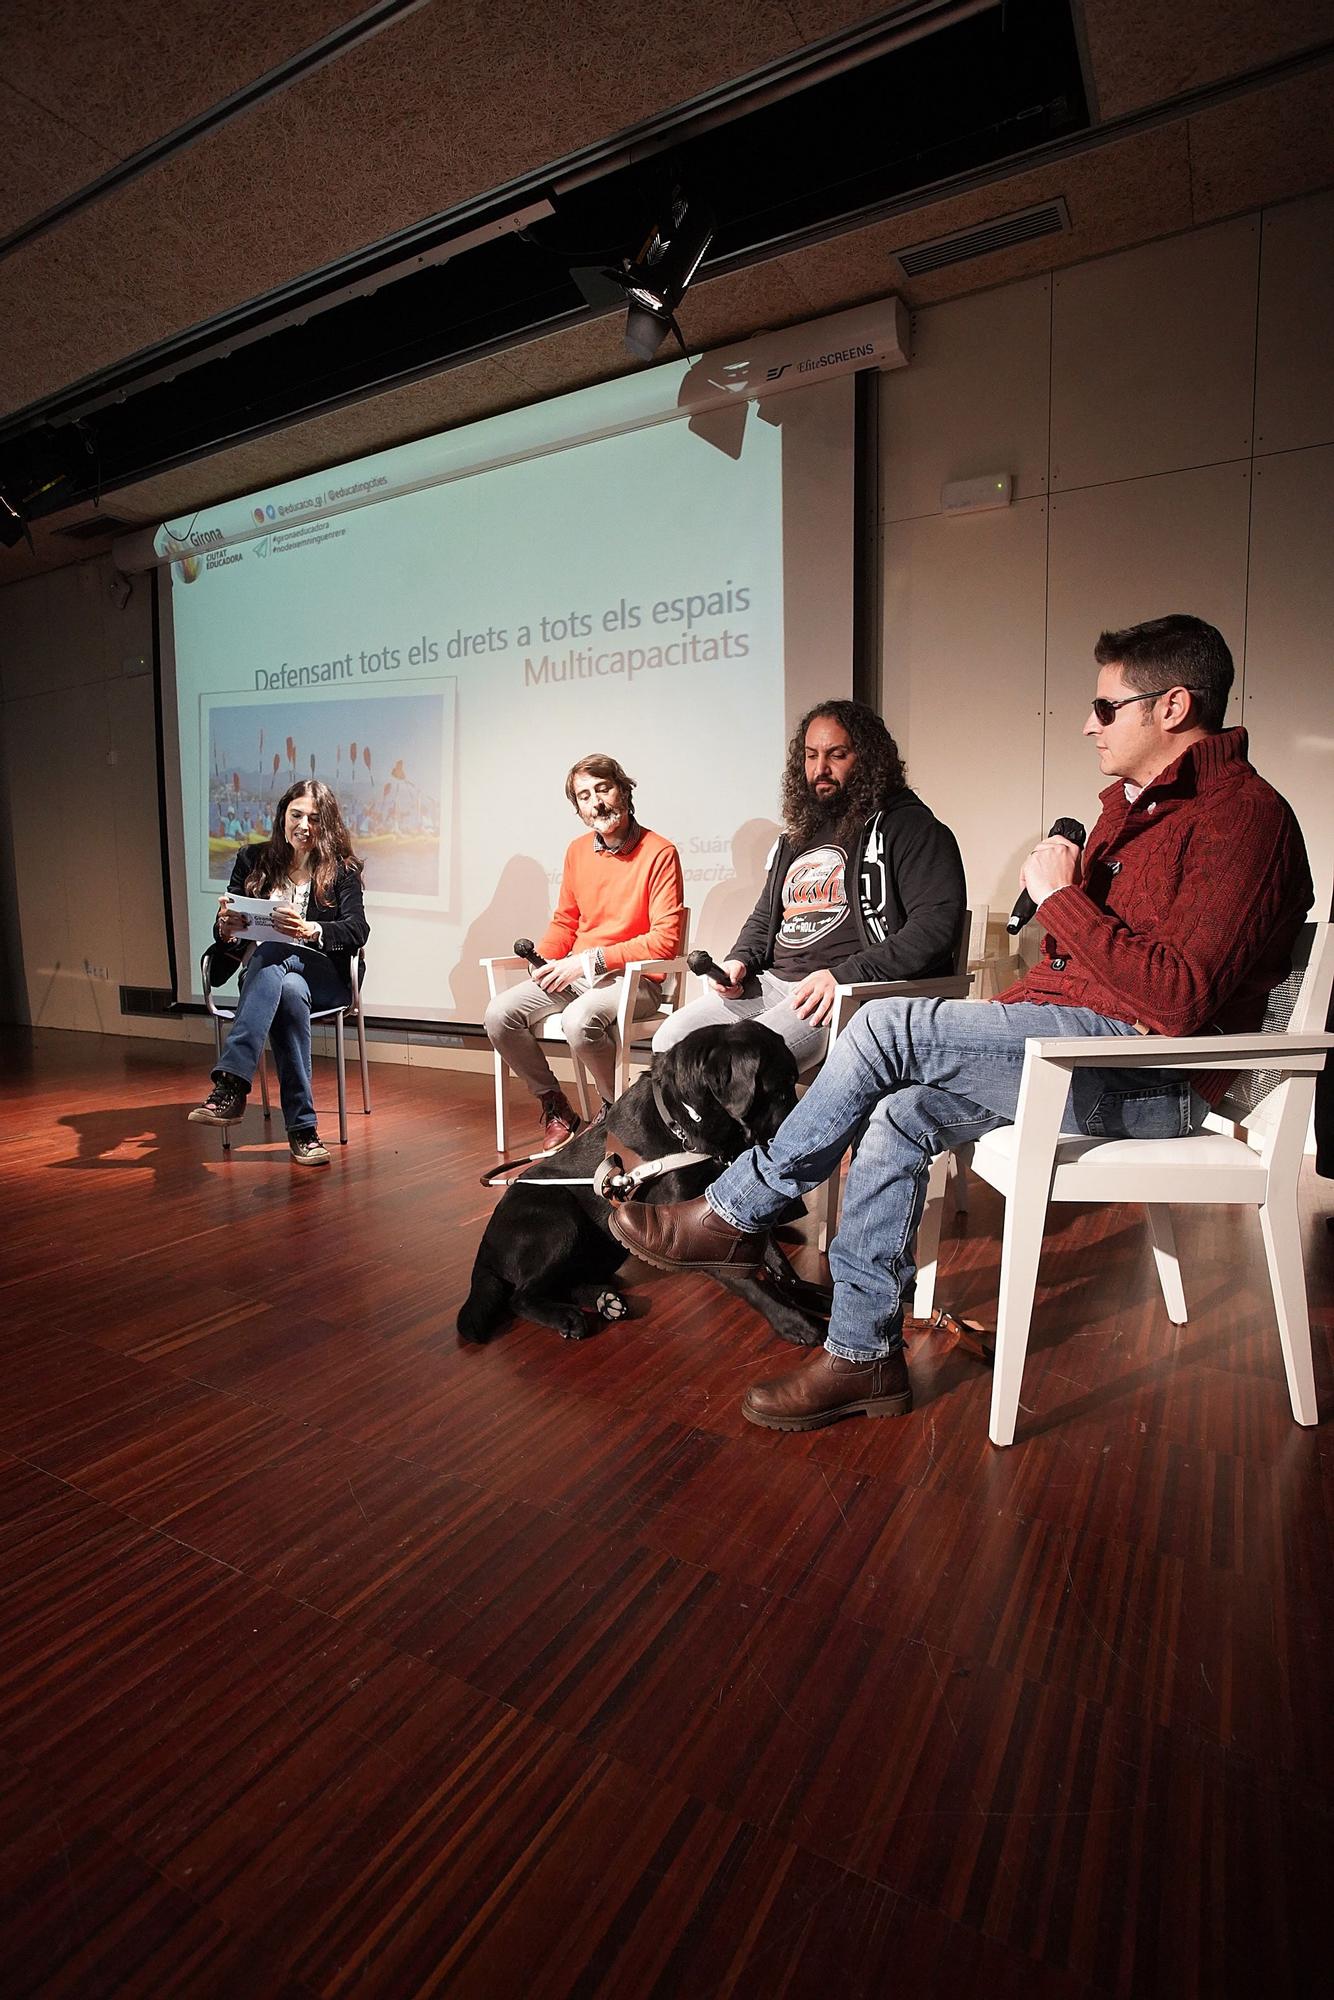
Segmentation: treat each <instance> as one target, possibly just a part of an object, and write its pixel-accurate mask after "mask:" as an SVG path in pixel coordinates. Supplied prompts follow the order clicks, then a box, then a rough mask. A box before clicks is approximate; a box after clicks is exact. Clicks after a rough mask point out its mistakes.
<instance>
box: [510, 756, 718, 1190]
mask: <svg viewBox="0 0 1334 2000" xmlns="http://www.w3.org/2000/svg"><path fill="white" fill-rule="evenodd" d="M565 796H566V798H567V799H568V800H569V801H570V804H571V805H572V806H573V807H574V809H575V811H576V812H577V813H578V815H579V817H580V819H581V820H582V821H583V822H584V824H585V826H587V827H588V828H589V829H590V831H589V832H588V833H585V834H581V835H580V837H579V839H578V840H572V841H571V842H570V845H569V847H568V848H567V849H566V852H565V868H564V872H563V874H562V876H561V885H560V898H559V901H558V902H557V904H556V908H555V912H554V913H553V915H552V918H551V922H550V923H549V924H548V925H547V928H546V931H545V932H544V934H543V935H542V937H540V938H539V939H538V941H537V951H538V954H539V956H540V957H542V958H544V959H546V961H547V963H546V964H545V965H544V966H542V967H541V968H540V970H539V971H537V972H536V973H535V974H534V976H533V978H532V979H526V980H524V981H523V983H522V984H521V985H519V986H512V987H510V988H509V990H508V992H505V993H501V994H499V995H498V996H497V997H496V999H494V1000H493V1001H492V1002H491V1005H490V1006H489V1007H488V1008H487V1010H486V1023H485V1025H486V1032H487V1035H488V1037H489V1039H490V1042H491V1046H492V1047H493V1048H494V1049H495V1050H496V1051H497V1052H498V1053H499V1054H500V1055H502V1056H503V1057H504V1059H505V1061H506V1062H507V1063H508V1064H509V1066H510V1068H511V1069H512V1070H513V1071H514V1074H515V1075H516V1076H517V1077H521V1078H522V1080H523V1081H524V1083H526V1084H527V1086H528V1088H529V1090H531V1091H532V1093H533V1095H534V1097H536V1098H537V1100H538V1102H539V1104H540V1105H541V1108H542V1109H541V1118H542V1143H543V1145H544V1146H545V1147H546V1149H547V1151H548V1152H550V1151H551V1149H552V1148H553V1147H555V1146H563V1145H564V1144H565V1141H566V1140H567V1139H569V1138H572V1137H573V1135H574V1134H575V1132H577V1131H578V1129H579V1116H578V1113H577V1112H576V1111H574V1110H573V1109H572V1108H571V1106H570V1104H569V1103H568V1101H567V1100H566V1097H565V1094H564V1092H563V1091H562V1090H561V1088H560V1085H559V1084H558V1083H557V1081H556V1079H555V1076H554V1075H553V1073H552V1069H551V1065H550V1063H549V1062H548V1061H547V1059H546V1056H545V1055H544V1054H543V1051H542V1044H541V1043H540V1042H539V1041H538V1039H537V1037H536V1036H535V1035H534V1033H533V1029H534V1028H535V1027H536V1026H537V1024H538V1023H539V1022H540V1021H543V1020H545V1019H546V1018H547V1016H548V1015H550V1014H559V1015H560V1017H561V1026H562V1027H563V1028H564V1030H565V1037H566V1040H567V1041H568V1043H569V1045H570V1047H571V1049H572V1050H573V1051H574V1053H575V1055H576V1056H577V1057H578V1058H579V1060H580V1061H581V1062H582V1063H584V1064H585V1065H586V1067H587V1068H588V1069H589V1070H590V1071H591V1073H592V1076H593V1081H594V1082H595V1083H596V1084H597V1087H598V1089H599V1091H600V1092H601V1094H602V1100H603V1103H604V1104H606V1103H609V1102H610V1100H611V1096H612V1092H613V1089H614V1087H615V1084H614V1079H615V1071H616V1055H615V1049H614V1047H613V1042H612V1033H613V1027H614V1023H615V1020H616V1011H617V1008H618V1006H619V1004H620V998H621V974H622V972H623V970H624V968H625V967H626V966H627V965H628V964H630V962H631V961H632V960H633V959H637V958H675V957H676V956H677V954H678V953H679V951H680V949H681V944H682V930H683V927H684V923H685V897H684V889H683V886H682V879H681V857H680V855H679V854H678V853H677V851H676V849H675V848H674V847H673V846H672V843H671V842H670V841H669V840H664V839H663V837H662V835H661V834H658V833H651V832H650V831H649V829H648V828H647V827H644V826H641V825H640V824H639V822H638V820H637V819H636V818H635V810H634V798H635V785H634V779H633V778H629V777H627V776H626V774H625V772H624V771H623V770H622V769H621V766H620V765H619V764H618V763H617V761H616V759H615V758H614V757H605V756H603V755H602V754H601V753H594V755H592V756H590V757H581V758H580V760H579V762H578V763H577V764H576V765H575V766H574V768H573V769H572V770H571V772H570V774H569V776H568V777H567V778H566V780H565ZM656 1006H657V999H656V997H655V995H654V993H653V992H652V990H650V991H649V992H647V993H645V992H643V991H642V989H641V995H640V999H639V1003H638V1008H637V1012H638V1013H639V1014H642V1015H647V1014H651V1013H652V1012H653V1011H654V1009H655V1008H656Z"/></svg>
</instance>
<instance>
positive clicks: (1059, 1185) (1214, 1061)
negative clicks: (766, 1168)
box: [918, 924, 1334, 1445]
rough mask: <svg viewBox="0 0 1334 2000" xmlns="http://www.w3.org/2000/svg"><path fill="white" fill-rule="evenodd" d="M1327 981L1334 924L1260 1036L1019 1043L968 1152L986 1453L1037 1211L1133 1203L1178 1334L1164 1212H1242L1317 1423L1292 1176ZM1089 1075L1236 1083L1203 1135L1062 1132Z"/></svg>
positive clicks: (1023, 1322)
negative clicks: (979, 1265) (1131, 1073)
mask: <svg viewBox="0 0 1334 2000" xmlns="http://www.w3.org/2000/svg"><path fill="white" fill-rule="evenodd" d="M1332 982H1334V925H1330V924H1308V925H1307V926H1306V928H1305V930H1304V931H1303V933H1302V936H1301V938H1300V939H1299V941H1298V948H1297V951H1296V953H1295V954H1294V967H1293V973H1292V974H1291V975H1290V977H1289V978H1288V979H1287V980H1286V981H1284V982H1283V984H1282V985H1280V986H1278V987H1275V989H1274V991H1273V993H1272V994H1271V996H1270V1007H1269V1010H1268V1011H1267V1013H1266V1016H1265V1023H1264V1026H1263V1027H1262V1028H1261V1029H1260V1030H1258V1031H1257V1032H1256V1033H1255V1034H1253V1035H1194V1036H1187V1037H1184V1038H1175V1037H1171V1036H1167V1035H1149V1036H1145V1037H1144V1038H1143V1039H1136V1040H1133V1041H1129V1040H1127V1038H1126V1037H1125V1036H1121V1035H1113V1036H1098V1037H1092V1038H1079V1039H1073V1040H1051V1041H1047V1040H1034V1039H1030V1041H1029V1042H1028V1044H1027V1053H1026V1055H1025V1058H1024V1070H1023V1079H1022V1082H1021V1084H1020V1090H1019V1108H1018V1114H1017V1117H1016V1119H1015V1122H1014V1124H1013V1125H1008V1126H1003V1127H1001V1128H1000V1129H999V1130H998V1131H995V1132H992V1133H989V1134H988V1135H987V1136H986V1137H985V1138H983V1139H979V1140H978V1141H977V1142H976V1144H975V1145H974V1147H973V1159H972V1167H973V1171H974V1172H975V1173H977V1174H978V1175H980V1177H981V1178H982V1179H983V1180H985V1181H988V1182H989V1183H990V1184H991V1186H992V1187H994V1188H996V1189H998V1190H999V1191H1000V1193H1001V1194H1003V1195H1004V1196H1005V1229H1004V1237H1003V1241H1002V1247H1001V1278H1000V1300H999V1308H998V1314H997V1324H996V1362H995V1375H994V1379H993V1383H992V1393H991V1425H990V1435H991V1441H992V1443H993V1444H997V1445H1008V1444H1011V1443H1012V1442H1013V1440H1014V1432H1015V1423H1016V1418H1017V1413H1018V1407H1019V1390H1020V1384H1021V1382H1022V1378H1023V1370H1024V1360H1025V1356H1026V1354H1027V1351H1028V1331H1029V1322H1030V1319H1031V1317H1032V1310H1033V1295H1034V1290H1035V1286H1036V1280H1037V1269H1038V1258H1039V1255H1040V1252H1041V1249H1042V1237H1043V1231H1044V1228H1045V1223H1046V1213H1047V1204H1048V1202H1050V1201H1080V1202H1142V1203H1143V1204H1144V1205H1145V1207H1146V1208H1147V1210H1148V1218H1149V1229H1150V1233H1151V1236H1152V1241H1153V1253H1154V1260H1155V1263H1156V1265H1157V1269H1158V1278H1159V1282H1160V1284H1161V1286H1162V1292H1163V1298H1164V1301H1165V1304H1166V1307H1167V1315H1168V1318H1169V1319H1171V1320H1172V1321H1174V1322H1175V1323H1176V1324H1177V1325H1181V1324H1184V1322H1185V1319H1186V1299H1185V1291H1184V1288H1183V1285H1182V1281H1181V1270H1180V1265H1179V1263H1178V1261H1177V1253H1176V1241H1175V1237H1174V1235H1173V1230H1172V1215H1171V1211H1172V1205H1173V1204H1175V1203H1178V1202H1183V1203H1184V1202H1215V1203H1219V1202H1221V1203H1229V1204H1237V1205H1241V1206H1249V1207H1253V1208H1255V1209H1256V1210H1257V1211H1258V1213H1259V1217H1260V1229H1261V1233H1262V1235H1263V1238H1264V1246H1265V1256H1266V1259H1267V1261H1268V1265H1269V1278H1270V1284H1271V1286H1272V1289H1273V1295H1274V1312H1275V1316H1276V1318H1277V1321H1278V1333H1279V1340H1280V1343H1281V1345H1282V1350H1283V1364H1284V1368H1285V1370H1286V1372H1287V1380H1288V1394H1289V1397H1290V1399H1291V1402H1292V1413H1293V1416H1294V1418H1295V1419H1296V1421H1297V1422H1298V1423H1299V1424H1314V1423H1315V1422H1316V1414H1317V1413H1316V1400H1315V1381H1314V1374H1313V1370H1312V1361H1311V1327H1310V1319H1309V1316H1308V1313H1307V1304H1306V1284H1305V1277H1304V1273H1303V1269H1302V1254H1301V1236H1300V1230H1299V1225H1298V1215H1297V1179H1298V1174H1299V1172H1300V1168H1301V1160H1302V1149H1303V1145H1304V1143H1305V1138H1306V1130H1307V1125H1308V1122H1309V1120H1310V1115H1311V1103H1312V1099H1313V1097H1314V1094H1315V1080H1316V1077H1317V1076H1318V1074H1319V1072H1320V1070H1321V1068H1322V1066H1323V1064H1324V1061H1325V1057H1326V1054H1327V1052H1328V1051H1330V1050H1331V1049H1334V1035H1328V1034H1325V1033H1323V1032H1322V1029H1323V1025H1324V1020H1325V1013H1326V1009H1327V1007H1328V1005H1329V995H1330V987H1331V983H1332ZM1099 1064H1108V1065H1111V1064H1114V1065H1115V1066H1116V1067H1117V1068H1120V1069H1126V1068H1132V1069H1183V1070H1220V1069H1221V1070H1237V1071H1240V1072H1241V1073H1242V1074H1241V1078H1240V1081H1239V1084H1238V1085H1237V1086H1234V1089H1233V1092H1232V1093H1230V1095H1229V1097H1228V1098H1226V1099H1225V1100H1224V1102H1223V1104H1222V1105H1221V1106H1220V1107H1219V1112H1220V1115H1219V1116H1217V1117H1214V1118H1211V1120H1210V1121H1209V1125H1210V1129H1206V1130H1204V1131H1202V1132H1194V1133H1191V1134H1190V1135H1189V1136H1188V1137H1186V1138H1184V1139H1092V1138H1081V1137H1077V1136H1063V1135H1062V1133H1061V1130H1060V1125H1061V1117H1062V1113H1063V1110H1064V1107H1065V1101H1066V1097H1067V1094H1068V1092H1069V1087H1070V1079H1071V1076H1072V1074H1073V1072H1074V1071H1075V1070H1076V1069H1079V1068H1087V1067H1096V1066H1098V1065H1099ZM1232 1124H1237V1125H1240V1126H1241V1127H1242V1128H1243V1130H1244V1133H1245V1137H1244V1138H1235V1137H1232V1136H1230V1126H1231V1125H1232ZM1214 1127H1217V1128H1218V1129H1213V1128H1214ZM938 1199H939V1198H938V1195H937V1203H938ZM919 1243H920V1232H919ZM918 1310H919V1311H920V1310H921V1305H920V1299H919V1304H918Z"/></svg>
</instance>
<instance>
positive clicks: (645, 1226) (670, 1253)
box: [607, 1195, 765, 1271]
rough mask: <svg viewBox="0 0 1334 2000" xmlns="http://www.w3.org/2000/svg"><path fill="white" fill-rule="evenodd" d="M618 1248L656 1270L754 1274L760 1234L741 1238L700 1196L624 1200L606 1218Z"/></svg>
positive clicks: (761, 1250)
mask: <svg viewBox="0 0 1334 2000" xmlns="http://www.w3.org/2000/svg"><path fill="white" fill-rule="evenodd" d="M607 1222H608V1226H609V1227H610V1229H611V1233H612V1235H613V1236H614V1237H615V1238H616V1241H617V1242H618V1243H623V1244H624V1245H625V1247H626V1249H627V1250H633V1251H634V1253H635V1255H636V1257H642V1258H643V1260H644V1262H645V1263H646V1264H654V1265H656V1266H657V1268H658V1270H660V1271H754V1270H756V1269H757V1268H758V1266H759V1265H760V1263H761V1262H762V1261H763V1257H764V1240H765V1239H764V1234H763V1233H761V1234H760V1235H759V1236H743V1235H742V1234H741V1231H740V1230H739V1229H733V1227H732V1225H731V1223H730V1222H724V1221H723V1219H722V1217H721V1216H720V1215H715V1214H714V1212H713V1210H712V1209H711V1208H710V1207H709V1204H708V1202H707V1201H705V1199H704V1197H703V1195H699V1196H697V1198H696V1199H695V1200H694V1201H675V1202H659V1203H656V1204H652V1203H649V1202H646V1201H628V1202H626V1203H625V1204H624V1205H623V1206H622V1207H620V1208H614V1209H613V1210H612V1212H611V1214H610V1215H609V1216H608V1218H607Z"/></svg>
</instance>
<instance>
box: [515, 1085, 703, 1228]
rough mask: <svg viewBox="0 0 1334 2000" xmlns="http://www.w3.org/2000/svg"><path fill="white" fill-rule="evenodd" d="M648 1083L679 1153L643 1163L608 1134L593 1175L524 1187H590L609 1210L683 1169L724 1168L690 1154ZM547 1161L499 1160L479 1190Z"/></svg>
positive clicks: (689, 1107)
mask: <svg viewBox="0 0 1334 2000" xmlns="http://www.w3.org/2000/svg"><path fill="white" fill-rule="evenodd" d="M651 1083H652V1090H653V1102H654V1105H655V1107H656V1109H657V1113H658V1116H659V1118H661V1120H662V1122H663V1124H664V1125H665V1126H666V1127H667V1130H668V1131H669V1132H670V1133H671V1135H672V1137H673V1138H674V1139H676V1140H678V1141H679V1143H680V1145H681V1147H682V1151H681V1152H679V1153H666V1154H664V1155H663V1157H662V1159H660V1160H645V1159H643V1158H641V1156H640V1155H639V1154H638V1153H636V1152H635V1151H634V1150H633V1149H632V1148H631V1147H629V1146H627V1145H626V1144H625V1141H624V1140H623V1139H617V1138H616V1136H615V1134H614V1133H613V1132H610V1131H609V1132H608V1133H607V1142H606V1148H607V1149H606V1152H605V1154H604V1156H603V1159H602V1162H601V1164H600V1165H599V1167H598V1169H597V1171H596V1173H592V1174H578V1175H575V1174H571V1175H568V1176H562V1177H559V1178H558V1177H557V1176H555V1175H552V1176H551V1177H550V1178H546V1177H544V1178H543V1179H541V1180H533V1181H530V1182H529V1183H528V1185H529V1186H530V1187H535V1188H543V1187H551V1188H561V1187H591V1188H592V1190H593V1192H594V1193H595V1194H600V1195H601V1196H602V1199H603V1200H604V1201H607V1202H610V1203H611V1204H612V1205H613V1207H619V1206H620V1205H621V1203H622V1202H627V1201H637V1200H638V1199H639V1196H640V1193H641V1190H642V1189H644V1188H646V1187H648V1186H649V1185H650V1184H651V1183H652V1182H653V1181H656V1180H660V1179H661V1178H662V1176H663V1175H664V1174H676V1173H680V1171H681V1169H682V1168H683V1167H699V1166H704V1165H707V1164H709V1163H712V1164H713V1165H714V1166H717V1167H722V1166H724V1165H725V1164H726V1162H725V1161H723V1160H722V1159H720V1158H719V1157H718V1155H717V1154H716V1153H701V1152H697V1151H693V1150H690V1140H689V1137H688V1136H687V1134H686V1133H685V1131H684V1130H683V1129H682V1127H681V1126H680V1125H678V1124H677V1122H676V1120H675V1119H674V1118H673V1117H672V1114H671V1112H670V1111H669V1110H668V1109H667V1106H666V1103H665V1102H664V1099H663V1095H662V1091H661V1090H660V1089H659V1087H658V1081H657V1078H656V1077H654V1078H653V1079H651ZM684 1108H685V1110H686V1111H687V1112H688V1114H689V1115H690V1117H692V1118H694V1119H696V1120H698V1119H699V1113H698V1111H696V1110H695V1108H694V1106H693V1105H691V1104H686V1105H685V1107H684ZM549 1157H550V1155H549V1154H546V1153H529V1154H527V1155H526V1156H525V1157H524V1158H523V1159H521V1160H502V1161H501V1162H500V1163H499V1165H498V1166H494V1167H492V1168H491V1171H490V1172H489V1173H485V1174H483V1175H482V1186H483V1187H495V1186H497V1185H498V1183H499V1182H500V1181H501V1180H502V1179H503V1178H504V1177H505V1176H506V1175H507V1174H512V1173H517V1172H518V1170H519V1169H520V1168H521V1167H530V1166H532V1164H533V1162H534V1161H535V1160H545V1159H548V1158H549Z"/></svg>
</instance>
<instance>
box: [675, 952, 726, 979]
mask: <svg viewBox="0 0 1334 2000" xmlns="http://www.w3.org/2000/svg"><path fill="white" fill-rule="evenodd" d="M686 964H687V965H688V966H689V967H690V970H691V971H692V972H694V973H696V974H698V976H699V977H700V978H701V979H716V980H717V982H718V984H719V985H720V986H730V985H731V984H732V982H731V980H730V979H729V978H728V976H727V974H726V973H725V972H724V971H723V968H722V967H721V965H719V963H718V961H717V959H716V958H710V956H709V954H708V952H707V951H692V952H690V953H688V954H687V957H686Z"/></svg>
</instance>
